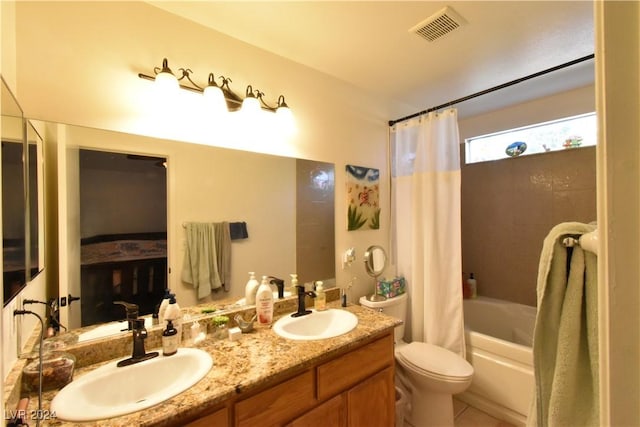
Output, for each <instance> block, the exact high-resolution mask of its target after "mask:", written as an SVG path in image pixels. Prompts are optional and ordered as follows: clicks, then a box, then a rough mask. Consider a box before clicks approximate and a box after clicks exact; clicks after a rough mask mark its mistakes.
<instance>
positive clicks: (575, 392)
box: [527, 222, 600, 427]
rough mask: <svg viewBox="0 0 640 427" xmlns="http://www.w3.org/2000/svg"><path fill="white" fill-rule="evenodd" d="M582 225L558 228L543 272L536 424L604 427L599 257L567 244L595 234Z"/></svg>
mask: <svg viewBox="0 0 640 427" xmlns="http://www.w3.org/2000/svg"><path fill="white" fill-rule="evenodd" d="M594 229H595V226H593V225H587V224H581V223H577V222H569V223H563V224H559V225H557V226H555V227H554V228H553V229H552V230H551V231H550V232H549V234H548V236H547V237H546V238H545V240H544V244H543V248H542V253H541V255H540V266H539V270H538V283H537V292H538V314H537V317H536V325H535V331H534V342H533V359H534V373H535V380H536V390H535V395H534V400H533V402H532V405H531V410H530V412H529V418H528V420H527V424H528V425H530V426H550V427H552V426H598V425H599V422H600V419H599V414H600V412H599V400H598V399H599V393H598V387H599V379H598V317H597V316H598V313H597V304H598V301H597V292H598V289H597V258H596V255H595V254H593V253H591V252H587V251H583V250H582V248H580V247H579V246H575V247H573V248H566V247H565V246H564V245H563V244H562V240H563V238H564V237H566V236H567V235H572V236H577V235H582V234H584V233H587V232H590V231H593V230H594Z"/></svg>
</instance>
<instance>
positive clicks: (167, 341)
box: [162, 319, 180, 356]
mask: <svg viewBox="0 0 640 427" xmlns="http://www.w3.org/2000/svg"><path fill="white" fill-rule="evenodd" d="M179 344H180V342H179V336H178V330H177V329H176V328H174V327H173V322H172V321H171V319H168V320H167V329H165V330H164V331H162V354H163V355H165V356H172V355H174V354H176V352H177V351H178V345H179Z"/></svg>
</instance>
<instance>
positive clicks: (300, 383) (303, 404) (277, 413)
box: [235, 371, 317, 427]
mask: <svg viewBox="0 0 640 427" xmlns="http://www.w3.org/2000/svg"><path fill="white" fill-rule="evenodd" d="M314 386H315V381H314V375H313V371H306V372H304V373H302V374H300V375H298V376H297V377H293V378H291V379H290V380H287V381H285V382H283V383H280V384H278V385H276V386H273V387H271V388H269V389H267V390H265V391H262V392H260V393H258V394H256V395H254V396H251V397H249V398H247V399H245V400H242V401H240V402H238V403H236V405H235V420H236V425H237V426H260V427H264V426H279V425H284V424H285V423H286V422H288V421H291V420H292V419H293V418H295V417H297V416H299V415H300V414H302V413H303V412H305V411H307V410H309V409H310V408H311V407H313V406H314V405H316V403H317V400H316V399H315V387H314Z"/></svg>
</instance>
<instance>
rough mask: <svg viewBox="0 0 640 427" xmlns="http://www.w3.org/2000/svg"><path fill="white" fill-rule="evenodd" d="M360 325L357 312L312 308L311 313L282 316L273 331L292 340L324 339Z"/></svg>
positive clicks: (344, 332)
mask: <svg viewBox="0 0 640 427" xmlns="http://www.w3.org/2000/svg"><path fill="white" fill-rule="evenodd" d="M356 326H358V318H357V317H356V315H355V314H353V313H351V312H349V311H346V310H340V309H335V308H332V309H329V310H325V311H316V310H311V314H307V315H306V316H300V317H291V315H290V314H288V315H286V316H284V317H281V318H280V319H278V321H277V322H276V323H274V325H273V331H274V332H275V333H276V334H278V335H280V336H281V337H283V338H288V339H291V340H307V341H310V340H322V339H326V338H333V337H337V336H340V335H343V334H346V333H347V332H350V331H351V330H353V329H354V328H355V327H356Z"/></svg>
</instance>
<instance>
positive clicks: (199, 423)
mask: <svg viewBox="0 0 640 427" xmlns="http://www.w3.org/2000/svg"><path fill="white" fill-rule="evenodd" d="M227 425H229V410H228V409H227V408H222V409H218V410H217V411H215V412H214V413H212V414H209V415H205V416H204V417H201V418H199V419H197V420H195V421H193V422H191V423H189V424H187V425H186V427H211V426H216V427H223V426H227Z"/></svg>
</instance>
